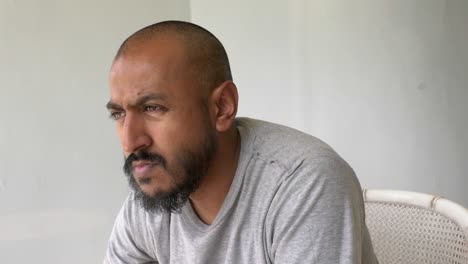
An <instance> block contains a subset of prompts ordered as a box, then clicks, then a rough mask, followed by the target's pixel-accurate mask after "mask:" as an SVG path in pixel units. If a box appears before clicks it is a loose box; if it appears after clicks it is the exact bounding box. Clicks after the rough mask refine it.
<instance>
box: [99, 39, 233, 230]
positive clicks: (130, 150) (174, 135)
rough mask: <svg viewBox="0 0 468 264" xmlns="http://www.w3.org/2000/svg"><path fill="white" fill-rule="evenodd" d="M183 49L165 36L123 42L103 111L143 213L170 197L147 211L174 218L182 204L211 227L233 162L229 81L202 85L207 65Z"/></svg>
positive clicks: (184, 42)
mask: <svg viewBox="0 0 468 264" xmlns="http://www.w3.org/2000/svg"><path fill="white" fill-rule="evenodd" d="M200 40H203V38H200V39H194V40H193V41H200ZM188 43H189V42H188V41H187V39H184V38H183V37H181V33H179V32H176V31H171V30H166V31H164V32H162V33H161V32H158V33H154V34H153V35H151V34H150V35H149V36H146V37H144V38H136V39H134V40H130V41H128V42H127V43H126V45H127V46H126V47H125V52H122V53H121V54H118V55H117V56H116V59H115V61H114V63H113V64H112V67H111V71H110V78H109V82H110V97H111V98H110V101H109V103H108V105H107V108H108V109H109V111H110V113H111V117H112V118H114V119H115V120H116V127H117V132H118V135H119V138H120V143H121V145H122V148H123V151H124V155H125V157H126V159H127V161H126V164H125V166H124V167H125V170H126V174H127V176H128V177H130V178H129V182H130V185H131V186H132V188H133V189H135V190H137V191H138V190H139V191H140V194H141V195H142V196H144V197H145V198H146V199H149V204H147V207H145V206H144V207H145V209H147V210H151V208H150V207H151V203H152V202H155V201H160V199H163V198H167V197H168V195H169V196H170V195H172V196H170V199H172V201H175V202H174V203H170V206H169V207H164V208H161V206H160V203H159V207H157V208H153V209H155V211H158V210H159V211H171V212H177V211H179V210H180V206H181V205H183V204H184V203H185V202H186V200H187V199H188V201H189V202H190V204H191V206H192V208H193V209H194V211H195V212H196V214H197V215H198V217H199V218H200V220H202V221H203V222H204V223H206V224H211V223H212V222H213V221H214V219H215V217H216V215H217V213H218V212H219V210H220V208H221V206H222V204H223V201H224V199H225V197H226V195H227V193H228V191H229V188H230V186H231V183H232V179H233V177H234V175H235V173H236V168H237V162H238V159H239V152H240V137H239V135H238V132H237V129H236V128H235V126H234V119H235V116H236V112H237V104H238V94H237V88H236V86H235V85H234V83H233V82H232V81H231V80H220V81H218V82H210V80H207V79H206V78H207V77H206V76H208V77H209V76H212V75H206V76H205V75H204V74H203V72H204V71H205V67H206V65H207V64H206V63H202V62H203V60H195V59H194V58H197V49H195V48H194V47H196V46H197V45H191V44H190V45H189V44H188ZM119 53H120V52H119ZM201 76H204V77H202V78H201ZM210 84H211V85H210ZM151 199H153V200H151ZM153 204H154V203H153ZM156 204H158V202H156ZM163 204H164V203H163ZM143 205H144V203H143ZM171 206H172V207H171Z"/></svg>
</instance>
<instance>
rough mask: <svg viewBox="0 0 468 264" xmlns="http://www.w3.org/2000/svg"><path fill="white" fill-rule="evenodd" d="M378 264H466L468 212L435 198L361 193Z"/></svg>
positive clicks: (409, 194)
mask: <svg viewBox="0 0 468 264" xmlns="http://www.w3.org/2000/svg"><path fill="white" fill-rule="evenodd" d="M363 195H364V203H365V208H366V209H365V210H366V224H367V226H368V228H369V232H370V236H371V239H372V243H373V245H374V250H375V253H376V255H377V258H378V259H379V262H380V264H393V263H395V264H396V263H398V264H400V263H405V264H406V263H415V264H423V263H433V264H436V263H437V264H445V263H447V264H448V263H450V264H468V210H467V209H465V208H464V207H462V206H461V205H458V204H456V203H454V202H452V201H449V200H447V199H444V198H442V197H439V196H433V195H429V194H423V193H414V192H404V191H390V190H364V191H363Z"/></svg>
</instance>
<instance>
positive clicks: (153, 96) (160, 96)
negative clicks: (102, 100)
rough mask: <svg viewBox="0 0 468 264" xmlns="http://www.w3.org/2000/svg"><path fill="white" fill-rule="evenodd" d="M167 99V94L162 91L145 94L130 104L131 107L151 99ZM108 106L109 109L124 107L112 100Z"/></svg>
mask: <svg viewBox="0 0 468 264" xmlns="http://www.w3.org/2000/svg"><path fill="white" fill-rule="evenodd" d="M166 99H167V96H166V95H164V94H162V93H150V94H146V95H143V96H142V97H140V98H138V99H137V100H136V102H135V103H133V104H131V105H130V107H135V106H140V105H143V104H145V103H146V102H148V101H151V100H161V101H166ZM106 108H107V109H108V110H111V109H119V110H121V109H123V108H122V106H120V105H119V104H117V103H115V102H112V101H109V102H108V103H107V104H106Z"/></svg>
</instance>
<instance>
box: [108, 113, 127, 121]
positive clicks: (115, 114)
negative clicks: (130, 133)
mask: <svg viewBox="0 0 468 264" xmlns="http://www.w3.org/2000/svg"><path fill="white" fill-rule="evenodd" d="M124 115H125V114H124V112H122V111H115V112H111V113H110V115H109V117H110V118H112V119H114V120H119V119H120V118H122V117H123V116H124Z"/></svg>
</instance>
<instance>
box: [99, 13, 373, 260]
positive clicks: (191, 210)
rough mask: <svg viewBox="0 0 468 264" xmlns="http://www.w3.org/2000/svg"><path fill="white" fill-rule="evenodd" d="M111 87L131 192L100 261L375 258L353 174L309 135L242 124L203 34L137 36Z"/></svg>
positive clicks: (221, 61) (177, 25) (181, 25)
mask: <svg viewBox="0 0 468 264" xmlns="http://www.w3.org/2000/svg"><path fill="white" fill-rule="evenodd" d="M110 93H111V99H110V101H109V103H108V104H107V108H108V109H109V111H110V115H111V117H112V118H113V119H115V120H116V125H117V131H118V134H119V137H120V140H121V144H122V147H123V150H124V153H125V157H126V161H125V165H124V171H125V173H126V175H127V176H128V180H129V183H130V186H131V187H132V192H131V194H130V195H129V197H128V198H127V200H126V201H125V203H124V205H123V207H122V209H121V211H120V213H119V215H118V216H117V219H116V222H115V225H114V228H113V231H112V234H111V237H110V241H109V245H108V250H107V254H106V257H105V261H104V262H105V263H112V264H116V263H256V264H262V263H330V264H331V263H333V264H336V263H343V264H344V263H376V259H375V256H374V253H373V250H372V246H371V242H370V239H369V234H368V231H367V228H366V226H365V224H364V209H363V201H362V196H361V188H360V186H359V183H358V181H357V179H356V177H355V174H354V172H353V171H352V169H351V168H350V167H349V166H348V164H347V163H346V162H345V161H343V160H342V159H341V158H340V157H339V156H338V154H336V153H335V152H334V151H333V150H332V149H331V148H330V147H329V146H327V145H326V144H325V143H323V142H321V141H320V140H318V139H316V138H314V137H312V136H309V135H306V134H303V133H301V132H299V131H296V130H293V129H291V128H287V127H283V126H279V125H275V124H271V123H267V122H263V121H258V120H254V119H247V118H238V119H236V112H237V103H238V94H237V88H236V86H235V84H234V83H233V81H232V77H231V71H230V67H229V62H228V58H227V55H226V52H225V50H224V48H223V46H222V44H221V43H220V42H219V40H218V39H216V37H215V36H213V35H212V34H211V33H209V32H208V31H206V30H205V29H203V28H201V27H199V26H196V25H193V24H190V23H186V22H179V21H166V22H161V23H157V24H154V25H151V26H148V27H146V28H144V29H141V30H139V31H138V32H136V33H134V34H133V35H132V36H130V37H129V38H128V39H127V40H125V42H124V43H123V44H122V45H121V47H120V49H119V51H118V53H117V55H116V57H115V59H114V62H113V64H112V68H111V73H110Z"/></svg>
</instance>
